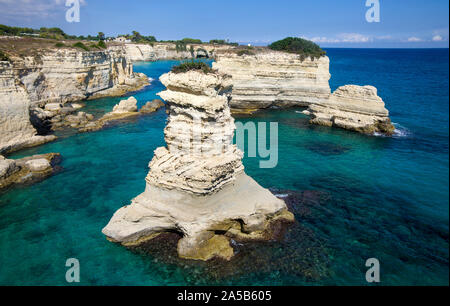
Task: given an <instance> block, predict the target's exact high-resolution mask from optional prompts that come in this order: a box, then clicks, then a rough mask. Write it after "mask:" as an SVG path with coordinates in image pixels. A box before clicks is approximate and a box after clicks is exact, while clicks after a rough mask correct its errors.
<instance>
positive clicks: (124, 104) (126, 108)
mask: <svg viewBox="0 0 450 306" xmlns="http://www.w3.org/2000/svg"><path fill="white" fill-rule="evenodd" d="M112 112H113V113H115V114H122V113H134V112H137V100H136V98H134V97H129V98H128V99H127V100H122V101H120V103H119V104H117V105H116V106H114V108H113V111H112Z"/></svg>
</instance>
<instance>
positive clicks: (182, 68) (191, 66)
mask: <svg viewBox="0 0 450 306" xmlns="http://www.w3.org/2000/svg"><path fill="white" fill-rule="evenodd" d="M191 70H197V71H202V72H203V73H209V72H213V70H212V68H211V67H209V65H208V64H206V63H203V62H195V61H191V62H184V63H181V64H180V65H178V66H174V67H172V70H171V71H172V72H173V73H183V72H188V71H191Z"/></svg>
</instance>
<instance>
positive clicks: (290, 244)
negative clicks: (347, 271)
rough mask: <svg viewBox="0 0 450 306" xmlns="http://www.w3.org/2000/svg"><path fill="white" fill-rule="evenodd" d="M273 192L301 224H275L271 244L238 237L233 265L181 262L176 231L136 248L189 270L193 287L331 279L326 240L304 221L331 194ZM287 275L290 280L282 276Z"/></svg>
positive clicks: (187, 277)
mask: <svg viewBox="0 0 450 306" xmlns="http://www.w3.org/2000/svg"><path fill="white" fill-rule="evenodd" d="M271 191H272V193H274V194H275V195H276V196H277V197H279V198H281V199H283V200H284V201H285V202H286V204H287V206H288V208H289V210H290V211H292V212H293V213H294V214H295V217H296V220H300V222H299V221H296V222H295V223H294V224H289V226H287V224H283V223H275V224H274V225H273V228H271V230H272V233H274V235H273V237H274V238H273V239H272V240H270V241H235V240H233V239H232V240H231V245H232V247H233V249H234V252H235V256H234V257H233V259H232V260H230V261H226V260H223V259H219V258H215V259H212V260H209V261H207V262H203V261H193V260H186V259H181V258H179V257H178V254H177V244H178V241H179V239H181V238H182V235H181V233H178V232H176V231H174V232H168V233H163V234H160V235H159V236H158V237H156V238H154V239H152V240H149V241H147V242H146V243H144V244H141V245H139V246H135V247H132V248H131V250H132V251H134V252H136V253H137V254H141V255H142V256H145V257H147V258H148V259H149V260H152V259H153V261H154V262H155V263H161V264H163V265H174V266H176V267H177V268H180V269H182V270H184V273H185V276H184V277H185V280H186V282H187V283H188V284H189V285H211V284H229V285H233V284H253V283H255V279H257V280H258V283H260V282H263V283H265V284H278V285H283V284H284V285H290V284H298V283H299V282H301V283H306V284H308V283H316V282H318V281H320V280H321V279H324V278H327V277H329V273H330V271H329V264H330V258H329V253H330V251H329V249H328V248H327V246H326V241H325V240H324V239H323V238H320V237H318V236H317V235H316V234H315V233H314V231H313V230H312V229H311V228H309V227H308V226H307V225H305V224H302V222H301V220H302V219H303V218H305V217H310V218H312V217H313V215H314V212H313V211H314V209H315V208H317V207H324V204H325V202H326V201H327V200H328V198H329V196H328V195H327V194H326V193H324V192H321V191H304V192H298V191H291V190H271ZM267 275H269V277H267ZM281 275H284V277H281V278H280V276H281ZM259 276H260V277H259ZM262 277H263V278H262ZM280 279H290V280H292V283H286V282H283V283H278V282H279V280H280Z"/></svg>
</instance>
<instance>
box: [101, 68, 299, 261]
mask: <svg viewBox="0 0 450 306" xmlns="http://www.w3.org/2000/svg"><path fill="white" fill-rule="evenodd" d="M230 81H231V80H230V78H228V77H225V76H223V75H221V74H216V73H209V74H204V73H202V72H198V71H190V72H186V73H179V74H174V73H168V74H165V75H163V76H162V77H161V82H162V83H163V84H164V85H165V86H166V87H167V90H166V91H163V92H161V93H160V94H159V95H160V96H161V97H162V98H163V99H164V100H165V101H166V102H167V103H168V107H169V119H168V123H167V126H166V129H165V140H166V144H167V145H166V147H161V148H158V149H156V151H155V153H154V157H153V159H152V161H151V162H150V165H149V166H150V172H149V174H148V176H147V178H146V183H147V185H146V189H145V192H144V193H142V194H141V195H139V196H137V197H136V198H135V199H133V201H132V203H131V205H128V206H125V207H122V208H121V209H119V210H118V211H117V212H116V213H115V214H114V216H113V217H112V219H111V220H110V222H109V223H108V225H107V226H106V227H105V228H104V229H103V233H104V234H105V235H106V236H107V237H108V239H109V240H111V241H113V242H117V243H121V244H122V245H124V246H129V247H132V246H136V245H140V244H143V243H145V242H147V241H149V240H151V239H153V238H155V237H156V236H158V235H160V234H161V233H164V232H173V231H175V232H178V233H180V234H181V235H182V236H183V237H182V238H181V239H180V240H179V242H178V254H179V256H180V257H183V258H188V259H196V260H208V259H211V258H214V257H221V258H224V259H230V258H231V257H232V256H233V254H234V252H233V248H232V246H231V245H230V239H236V240H240V239H241V240H244V239H269V238H270V229H271V225H273V224H274V223H275V222H288V221H293V215H292V214H291V213H290V212H289V211H288V210H287V208H286V205H285V203H284V202H283V201H282V200H280V199H278V198H276V197H275V196H274V195H273V194H272V193H271V192H270V191H268V190H266V189H264V188H262V187H261V186H260V185H258V184H257V183H256V182H255V181H254V180H253V179H252V178H250V177H249V176H247V175H246V174H245V173H244V167H243V165H242V162H241V159H242V152H240V151H239V150H238V149H237V147H236V146H235V145H232V144H231V142H232V138H233V134H234V129H235V125H234V119H233V118H232V117H231V112H230V107H229V98H228V96H227V93H228V92H229V90H230V86H231V82H230Z"/></svg>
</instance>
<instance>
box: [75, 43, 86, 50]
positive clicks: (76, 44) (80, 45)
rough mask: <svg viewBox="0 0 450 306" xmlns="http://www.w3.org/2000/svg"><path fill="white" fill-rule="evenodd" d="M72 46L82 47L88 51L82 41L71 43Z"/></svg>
mask: <svg viewBox="0 0 450 306" xmlns="http://www.w3.org/2000/svg"><path fill="white" fill-rule="evenodd" d="M72 47H75V48H80V49H83V50H84V51H89V48H88V47H86V46H85V44H83V43H82V42H77V43H75V44H73V45H72Z"/></svg>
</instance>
